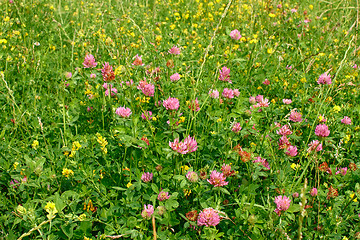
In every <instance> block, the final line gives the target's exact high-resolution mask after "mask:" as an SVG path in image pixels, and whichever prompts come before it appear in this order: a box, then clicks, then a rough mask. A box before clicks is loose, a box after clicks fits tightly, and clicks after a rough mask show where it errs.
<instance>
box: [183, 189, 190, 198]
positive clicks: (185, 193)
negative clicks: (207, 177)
mask: <svg viewBox="0 0 360 240" xmlns="http://www.w3.org/2000/svg"><path fill="white" fill-rule="evenodd" d="M183 191H184V195H185V197H187V196H189V195H190V194H191V190H190V189H184V190H183Z"/></svg>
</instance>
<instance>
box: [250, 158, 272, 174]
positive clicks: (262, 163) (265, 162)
mask: <svg viewBox="0 0 360 240" xmlns="http://www.w3.org/2000/svg"><path fill="white" fill-rule="evenodd" d="M253 163H260V164H261V165H263V166H264V167H265V168H266V171H267V170H270V164H269V162H268V161H267V160H266V159H265V158H261V157H256V158H255V159H254V160H253Z"/></svg>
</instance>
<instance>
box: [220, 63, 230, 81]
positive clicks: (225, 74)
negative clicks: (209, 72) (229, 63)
mask: <svg viewBox="0 0 360 240" xmlns="http://www.w3.org/2000/svg"><path fill="white" fill-rule="evenodd" d="M219 73H220V75H219V80H220V81H223V82H229V83H232V82H231V80H230V69H229V68H227V67H225V66H224V67H222V68H221V70H219Z"/></svg>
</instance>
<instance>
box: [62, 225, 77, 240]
mask: <svg viewBox="0 0 360 240" xmlns="http://www.w3.org/2000/svg"><path fill="white" fill-rule="evenodd" d="M75 226H76V223H73V224H68V225H61V230H62V231H63V232H64V233H65V235H66V236H67V237H68V238H69V239H71V238H72V236H73V235H74V227H75Z"/></svg>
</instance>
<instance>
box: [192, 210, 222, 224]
mask: <svg viewBox="0 0 360 240" xmlns="http://www.w3.org/2000/svg"><path fill="white" fill-rule="evenodd" d="M219 223H220V216H219V214H218V213H217V211H216V210H215V209H213V208H205V209H204V210H202V211H201V212H200V214H199V216H198V219H197V225H198V226H206V227H210V226H216V225H218V224H219Z"/></svg>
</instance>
